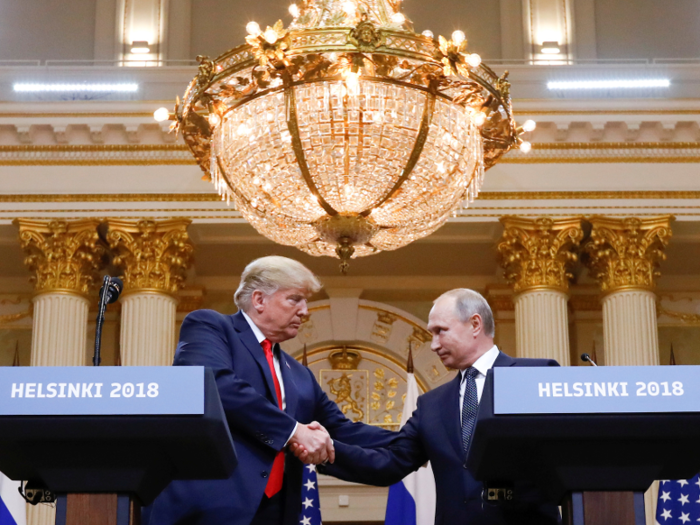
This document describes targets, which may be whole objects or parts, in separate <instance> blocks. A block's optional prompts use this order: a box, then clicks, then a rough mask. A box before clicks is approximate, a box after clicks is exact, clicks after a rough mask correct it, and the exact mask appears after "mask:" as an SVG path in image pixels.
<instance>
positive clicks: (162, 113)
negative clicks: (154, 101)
mask: <svg viewBox="0 0 700 525" xmlns="http://www.w3.org/2000/svg"><path fill="white" fill-rule="evenodd" d="M153 118H154V119H156V122H164V121H166V120H168V119H169V118H170V111H168V108H158V109H156V110H155V111H154V112H153Z"/></svg>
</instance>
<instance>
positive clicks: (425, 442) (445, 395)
mask: <svg viewBox="0 0 700 525" xmlns="http://www.w3.org/2000/svg"><path fill="white" fill-rule="evenodd" d="M428 319H429V320H428V330H429V331H430V332H431V333H432V335H433V340H432V343H431V349H432V350H433V352H435V353H436V354H437V355H438V356H439V357H440V359H441V360H442V362H443V364H444V365H445V366H446V367H448V368H452V369H455V370H459V372H458V373H457V375H456V377H455V378H454V380H452V381H450V382H448V383H446V384H444V385H442V386H440V387H438V388H436V389H435V390H431V391H429V392H427V393H425V394H423V395H422V396H420V397H419V398H418V407H417V408H416V410H415V412H414V413H413V415H412V416H411V418H410V419H409V420H408V421H407V422H406V424H405V425H404V426H403V427H402V428H401V432H399V434H398V435H397V436H396V438H395V439H394V440H393V441H392V442H391V444H390V445H389V446H387V447H382V448H376V449H374V450H370V449H367V448H362V447H360V446H353V445H356V444H353V443H351V444H346V443H342V442H341V441H342V440H338V441H336V442H335V448H336V461H335V463H334V464H333V465H329V466H327V467H325V468H324V472H325V473H327V474H331V475H333V476H337V477H339V478H341V479H346V480H349V481H356V482H359V483H367V484H369V485H392V484H394V483H397V482H398V481H400V480H401V479H403V478H404V477H406V476H407V475H408V474H410V473H411V472H413V471H414V470H418V469H419V468H420V467H421V466H422V465H424V464H425V463H426V462H427V461H430V464H431V467H432V469H433V475H434V477H435V485H436V492H437V502H436V512H435V525H454V524H458V523H466V524H469V525H556V524H557V523H558V522H559V520H560V518H559V513H558V510H557V507H556V506H555V505H553V504H550V503H547V502H546V501H545V500H544V499H543V497H542V495H541V494H540V493H539V492H538V490H537V489H536V488H535V487H534V486H533V485H532V484H530V483H527V482H525V483H517V484H516V485H515V487H514V501H512V502H510V503H509V504H508V505H505V506H496V505H489V504H488V503H486V502H484V500H483V498H482V491H483V485H482V484H481V483H480V482H479V481H477V480H476V479H474V477H473V476H472V475H471V473H470V472H469V471H468V470H467V468H466V455H467V450H468V448H469V441H470V439H471V434H472V430H473V429H474V424H475V422H476V413H477V407H478V404H479V400H480V399H481V393H482V391H483V388H484V382H485V380H486V373H487V372H488V371H489V370H490V369H491V368H492V367H494V366H556V365H557V362H556V361H553V360H551V359H514V358H512V357H509V356H507V355H506V354H504V353H502V352H501V351H500V350H499V349H498V347H496V346H495V345H494V344H493V338H494V335H495V326H494V319H493V314H492V313H491V308H490V307H489V304H488V303H487V302H486V299H484V298H483V297H482V296H481V294H479V293H477V292H475V291H473V290H469V289H466V288H458V289H456V290H450V291H449V292H446V293H444V294H443V295H441V296H440V297H438V298H437V299H436V300H435V304H434V305H433V308H432V310H430V315H429V318H428ZM292 450H293V451H294V453H295V454H297V455H298V456H299V457H300V458H301V459H302V460H306V459H307V454H306V451H305V450H304V447H303V444H301V443H295V444H293V445H292ZM419 525H428V524H423V523H422V524H419Z"/></svg>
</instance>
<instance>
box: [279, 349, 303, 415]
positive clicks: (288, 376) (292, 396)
mask: <svg viewBox="0 0 700 525" xmlns="http://www.w3.org/2000/svg"><path fill="white" fill-rule="evenodd" d="M275 346H276V348H277V351H278V352H279V353H278V354H277V355H279V356H280V370H281V371H282V381H283V382H284V399H285V402H286V406H285V408H284V411H285V412H286V413H287V414H289V415H290V416H292V417H294V414H296V409H297V402H298V400H299V396H298V395H297V386H296V382H295V381H294V377H292V376H293V374H292V367H291V366H290V365H289V360H290V359H292V358H291V357H290V356H289V355H287V354H286V353H285V352H283V351H282V350H281V349H280V347H279V345H275Z"/></svg>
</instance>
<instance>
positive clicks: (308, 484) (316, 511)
mask: <svg viewBox="0 0 700 525" xmlns="http://www.w3.org/2000/svg"><path fill="white" fill-rule="evenodd" d="M302 480H303V486H302V487H301V513H300V514H299V525H321V500H319V498H318V476H317V474H316V465H304V475H303V478H302Z"/></svg>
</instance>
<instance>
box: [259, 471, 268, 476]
mask: <svg viewBox="0 0 700 525" xmlns="http://www.w3.org/2000/svg"><path fill="white" fill-rule="evenodd" d="M260 475H261V476H262V477H263V478H266V477H267V470H263V471H262V472H261V473H260Z"/></svg>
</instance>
